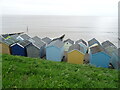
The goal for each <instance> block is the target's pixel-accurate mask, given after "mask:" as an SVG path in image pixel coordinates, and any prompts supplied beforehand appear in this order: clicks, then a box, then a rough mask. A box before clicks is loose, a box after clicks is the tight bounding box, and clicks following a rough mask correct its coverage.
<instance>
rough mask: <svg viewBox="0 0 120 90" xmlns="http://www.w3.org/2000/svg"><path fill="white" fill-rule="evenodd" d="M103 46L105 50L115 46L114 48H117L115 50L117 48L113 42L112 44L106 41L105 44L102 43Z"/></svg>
mask: <svg viewBox="0 0 120 90" xmlns="http://www.w3.org/2000/svg"><path fill="white" fill-rule="evenodd" d="M102 46H103V47H104V48H106V47H110V46H113V47H115V48H117V47H116V46H115V45H114V44H113V43H112V42H110V41H108V40H107V41H105V42H103V43H102Z"/></svg>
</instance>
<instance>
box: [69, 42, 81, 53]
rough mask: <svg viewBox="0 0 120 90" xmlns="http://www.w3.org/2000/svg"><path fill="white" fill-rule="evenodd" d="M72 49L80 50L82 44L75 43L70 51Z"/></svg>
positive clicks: (70, 49) (70, 48)
mask: <svg viewBox="0 0 120 90" xmlns="http://www.w3.org/2000/svg"><path fill="white" fill-rule="evenodd" d="M72 50H80V45H79V44H73V45H72V46H70V47H69V49H68V52H69V51H72Z"/></svg>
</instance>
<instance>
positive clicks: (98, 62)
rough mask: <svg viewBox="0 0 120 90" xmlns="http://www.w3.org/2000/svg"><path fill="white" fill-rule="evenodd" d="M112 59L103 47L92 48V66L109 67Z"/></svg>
mask: <svg viewBox="0 0 120 90" xmlns="http://www.w3.org/2000/svg"><path fill="white" fill-rule="evenodd" d="M110 59H111V57H110V56H109V55H108V54H107V53H106V52H105V51H104V49H103V47H102V46H101V45H96V46H93V47H91V48H90V64H92V65H95V66H96V67H105V68H108V67H109V63H110Z"/></svg>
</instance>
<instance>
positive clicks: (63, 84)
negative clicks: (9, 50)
mask: <svg viewBox="0 0 120 90" xmlns="http://www.w3.org/2000/svg"><path fill="white" fill-rule="evenodd" d="M2 58H3V59H2V79H3V88H115V87H117V84H118V71H117V70H113V69H107V68H96V67H93V66H89V65H77V64H68V63H65V62H53V61H48V60H42V59H35V58H28V57H21V56H12V55H2Z"/></svg>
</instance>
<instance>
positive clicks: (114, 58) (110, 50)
mask: <svg viewBox="0 0 120 90" xmlns="http://www.w3.org/2000/svg"><path fill="white" fill-rule="evenodd" d="M102 46H103V48H104V49H105V52H106V53H107V54H108V55H110V56H111V59H110V63H111V64H112V66H113V67H114V68H115V69H118V61H119V59H118V49H117V47H116V46H115V45H114V44H113V43H111V42H110V41H105V42H103V43H102Z"/></svg>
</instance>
